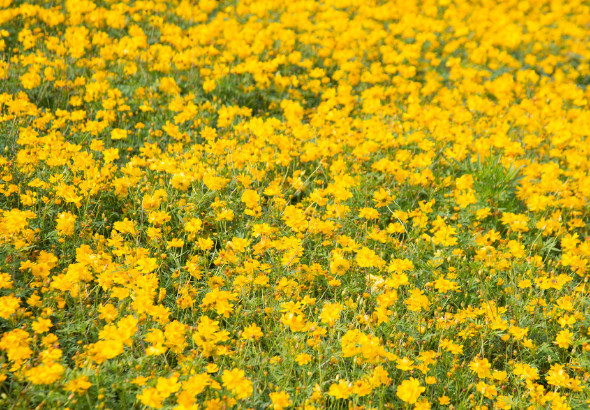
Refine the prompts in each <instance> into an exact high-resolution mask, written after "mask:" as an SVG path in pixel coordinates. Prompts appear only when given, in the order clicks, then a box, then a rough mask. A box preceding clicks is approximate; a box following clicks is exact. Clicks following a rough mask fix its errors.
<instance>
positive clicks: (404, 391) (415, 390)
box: [396, 377, 426, 404]
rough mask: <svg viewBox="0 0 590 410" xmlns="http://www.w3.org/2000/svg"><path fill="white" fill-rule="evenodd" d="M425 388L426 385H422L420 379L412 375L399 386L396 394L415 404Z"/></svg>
mask: <svg viewBox="0 0 590 410" xmlns="http://www.w3.org/2000/svg"><path fill="white" fill-rule="evenodd" d="M425 390H426V388H425V387H422V386H420V381H419V380H418V379H416V378H414V377H411V378H410V379H409V380H404V381H403V382H402V384H401V385H399V386H398V387H397V392H396V395H397V397H399V398H400V399H402V400H403V401H404V402H406V403H410V404H414V403H416V401H418V398H419V397H420V395H421V394H422V393H423V392H424V391H425Z"/></svg>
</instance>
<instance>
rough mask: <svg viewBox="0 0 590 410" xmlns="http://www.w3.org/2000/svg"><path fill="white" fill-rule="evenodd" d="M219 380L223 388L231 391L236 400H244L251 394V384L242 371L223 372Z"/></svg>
mask: <svg viewBox="0 0 590 410" xmlns="http://www.w3.org/2000/svg"><path fill="white" fill-rule="evenodd" d="M221 380H222V381H223V387H225V388H226V389H228V390H229V391H231V392H232V393H233V394H234V395H235V396H236V397H237V398H238V399H245V398H247V397H249V396H250V395H251V394H252V391H253V387H252V382H251V381H250V380H248V379H247V378H246V377H245V373H244V371H243V370H240V369H234V370H224V372H223V375H222V376H221Z"/></svg>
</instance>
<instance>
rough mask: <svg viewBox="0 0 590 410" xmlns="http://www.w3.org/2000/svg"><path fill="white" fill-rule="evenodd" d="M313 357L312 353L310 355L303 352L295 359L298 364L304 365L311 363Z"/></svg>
mask: <svg viewBox="0 0 590 410" xmlns="http://www.w3.org/2000/svg"><path fill="white" fill-rule="evenodd" d="M311 359H312V357H311V355H309V354H307V353H301V354H298V355H297V357H295V361H296V362H297V364H298V365H299V366H303V365H306V364H308V363H310V362H311Z"/></svg>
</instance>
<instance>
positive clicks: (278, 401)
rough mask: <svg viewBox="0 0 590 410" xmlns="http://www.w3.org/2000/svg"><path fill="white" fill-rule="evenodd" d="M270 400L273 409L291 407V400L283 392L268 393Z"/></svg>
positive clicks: (278, 409) (279, 409)
mask: <svg viewBox="0 0 590 410" xmlns="http://www.w3.org/2000/svg"><path fill="white" fill-rule="evenodd" d="M270 399H271V400H272V408H273V409H277V410H281V409H284V408H286V407H289V406H290V405H291V398H290V397H289V394H288V393H286V392H284V391H280V392H275V393H270Z"/></svg>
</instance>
